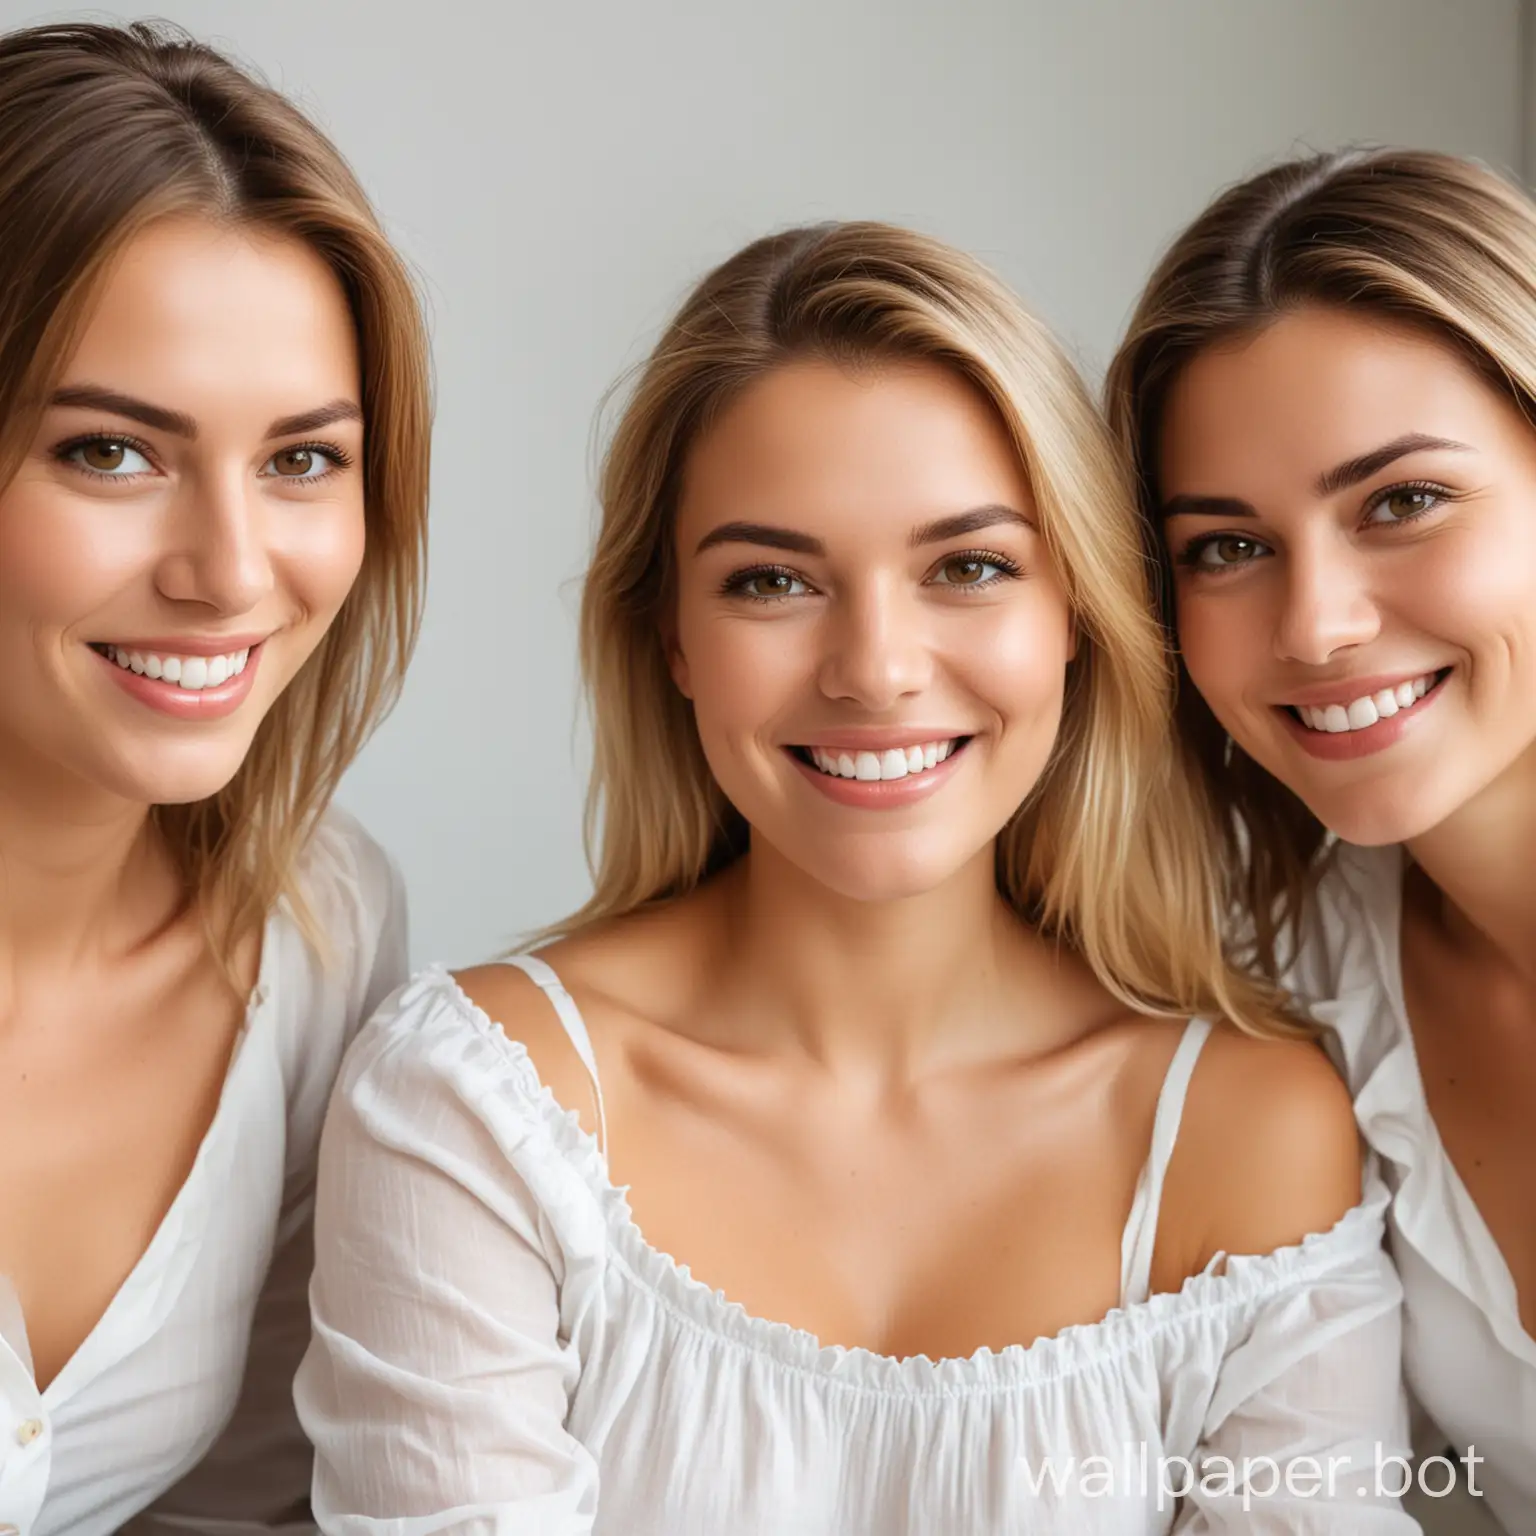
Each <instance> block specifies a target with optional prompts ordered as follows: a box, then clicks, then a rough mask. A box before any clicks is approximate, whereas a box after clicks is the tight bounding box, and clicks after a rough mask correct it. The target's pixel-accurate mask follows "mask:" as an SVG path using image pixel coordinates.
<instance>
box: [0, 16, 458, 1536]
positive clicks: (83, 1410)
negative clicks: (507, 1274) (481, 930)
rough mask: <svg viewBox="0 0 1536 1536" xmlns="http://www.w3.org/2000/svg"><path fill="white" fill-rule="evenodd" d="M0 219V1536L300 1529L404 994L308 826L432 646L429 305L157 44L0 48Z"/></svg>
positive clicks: (349, 846) (210, 56)
mask: <svg viewBox="0 0 1536 1536" xmlns="http://www.w3.org/2000/svg"><path fill="white" fill-rule="evenodd" d="M0 227H3V228H4V230H5V231H6V236H5V239H4V240H3V241H0V462H3V465H4V471H3V475H0V675H3V677H4V684H3V686H0V1083H3V1084H4V1089H3V1099H0V1536H18V1533H23V1536H109V1533H112V1532H118V1531H131V1532H135V1533H156V1532H166V1533H168V1532H172V1531H175V1532H194V1533H201V1536H211V1533H214V1532H218V1533H228V1536H236V1533H240V1536H245V1533H255V1532H267V1531H271V1532H276V1531H282V1532H285V1533H290V1536H291V1533H297V1532H302V1531H304V1530H306V1529H308V1530H313V1528H314V1527H313V1523H312V1521H311V1520H310V1517H309V1513H308V1494H309V1484H310V1471H311V1453H310V1451H309V1447H308V1444H307V1442H306V1441H305V1439H304V1436H303V1432H302V1430H301V1429H300V1428H299V1424H298V1420H297V1417H296V1415H295V1413H294V1410H293V1403H292V1379H293V1373H294V1371H295V1370H296V1369H297V1366H298V1362H299V1359H300V1357H301V1355H302V1353H303V1349H304V1346H305V1344H306V1343H307V1341H308V1336H309V1318H308V1307H307V1297H306V1289H307V1284H308V1279H309V1269H310V1263H311V1253H312V1230H311V1225H310V1223H311V1216H312V1211H313V1204H314V1180H315V1157H316V1151H317V1148H318V1144H319V1134H320V1123H321V1119H322V1117H323V1112H324V1107H325V1105H326V1103H327V1101H328V1099H329V1097H330V1091H331V1088H332V1085H333V1083H334V1081H335V1075H336V1071H337V1068H338V1066H339V1065H340V1061H341V1056H342V1051H343V1049H344V1047H345V1046H346V1044H347V1042H348V1041H349V1040H350V1039H351V1037H352V1036H353V1035H354V1034H355V1032H356V1028H357V1025H358V1024H359V1023H360V1022H361V1020H362V1018H363V1017H364V1016H365V1015H366V1014H367V1013H369V1012H371V1011H372V1010H373V1008H374V1007H375V1006H376V1005H377V1004H378V1002H379V1001H380V999H381V998H382V997H383V996H385V995H386V994H387V993H388V992H389V991H390V990H391V989H392V988H393V987H394V986H396V985H398V983H399V982H400V980H401V979H403V975H404V970H405V914H404V903H403V900H402V895H401V890H400V885H399V881H398V879H397V878H396V876H395V875H394V873H393V871H392V868H391V866H390V864H389V861H388V860H387V859H386V858H385V856H384V854H383V853H382V852H381V851H380V850H379V849H378V847H377V846H375V844H374V843H373V842H372V841H371V840H370V839H369V838H368V837H367V836H366V834H365V833H364V832H363V831H362V830H361V829H360V828H359V827H358V826H356V824H355V823H353V822H352V821H351V820H350V819H349V818H347V817H345V816H343V815H341V814H340V813H338V812H336V811H327V805H328V802H329V801H330V798H331V794H332V791H333V790H334V789H335V787H336V784H337V782H338V780H339V778H340V776H341V774H342V772H343V771H344V770H345V768H346V766H347V764H348V763H349V762H350V761H351V760H352V758H353V757H354V756H355V754H356V751H357V749H358V747H359V746H360V745H361V742H362V740H363V739H364V737H365V736H366V734H367V732H368V730H369V729H370V728H371V727H372V725H373V724H374V723H375V722H376V721H377V719H378V718H379V716H380V714H381V713H382V709H383V706H384V705H385V704H386V703H387V701H388V699H389V697H390V696H391V694H392V693H393V690H394V688H395V687H396V685H397V683H398V680H399V675H400V671H401V668H402V667H403V665H404V661H405V654H406V651H407V650H408V648H409V643H410V638H411V635H412V633H413V630H414V625H415V617H416V607H417V594H418V590H419V578H420V566H421V558H420V556H421V541H422V538H423V536H424V531H425V517H426V484H427V440H428V432H429V427H430V413H429V400H428V394H427V388H426V379H427V372H426V355H425V345H424V340H423V335H422V328H421V323H420V319H419V315H418V312H417V308H416V304H415V300H414V297H413V295H412V290H411V285H410V282H409V280H408V277H407V275H406V273H405V271H404V269H403V267H402V266H401V264H400V263H399V261H398V259H397V258H396V257H395V256H394V255H393V253H392V252H391V251H390V249H389V247H388V245H387V244H386V243H385V241H384V238H383V236H382V234H381V233H380V231H379V229H378V226H377V224H376V223H375V222H374V219H373V216H372V214H371V212H370V211H369V207H368V203H367V200H366V199H365V198H364V196H363V194H362V192H361V190H360V189H359V188H358V186H357V184H356V182H355V181H354V180H353V179H352V177H351V174H350V172H349V171H348V170H347V168H346V166H345V165H344V163H343V162H342V160H341V158H340V156H339V155H338V154H337V152H336V151H335V149H334V148H333V147H332V146H331V145H330V144H329V143H328V142H327V140H326V139H325V138H324V137H323V136H322V135H321V134H320V133H319V132H318V131H317V130H316V129H315V128H314V127H313V126H312V125H311V124H310V123H309V122H308V121H307V120H306V119H305V118H304V117H303V116H302V115H301V114H300V113H298V112H297V111H296V110H295V109H294V108H293V107H292V106H290V105H289V104H288V103H287V102H286V101H284V100H283V99H282V97H280V96H279V95H277V94H276V93H275V92H274V91H272V90H270V89H269V88H267V87H266V86H264V85H262V84H260V83H259V82H257V81H255V80H253V79H251V78H250V77H248V76H247V75H245V74H244V73H243V72H241V71H240V70H239V69H237V68H236V67H235V66H234V65H232V64H231V63H229V62H228V61H227V60H225V59H224V58H223V57H221V56H220V55H219V54H217V53H215V52H213V51H212V50H209V49H207V48H204V47H202V46H200V45H198V44H196V43H194V42H192V41H191V40H190V39H187V38H185V37H183V36H182V35H181V34H179V33H176V32H172V31H170V30H169V29H160V28H151V27H127V28H124V27H113V26H84V25H79V26H77V25H64V26H47V27H39V28H36V29H32V30H29V31H22V32H13V33H9V34H6V35H4V36H0Z"/></svg>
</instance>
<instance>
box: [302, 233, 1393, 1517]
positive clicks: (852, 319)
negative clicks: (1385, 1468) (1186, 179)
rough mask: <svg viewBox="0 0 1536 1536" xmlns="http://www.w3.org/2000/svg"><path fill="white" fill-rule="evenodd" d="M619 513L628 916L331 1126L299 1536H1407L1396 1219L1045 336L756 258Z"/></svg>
mask: <svg viewBox="0 0 1536 1536" xmlns="http://www.w3.org/2000/svg"><path fill="white" fill-rule="evenodd" d="M602 500H603V513H604V520H603V528H602V532H601V534H600V537H599V541H598V548H597V552H596V555H595V557H594V561H593V564H592V566H591V569H590V572H589V576H588V582H587V587H586V594H585V599H584V610H583V637H584V658H585V665H586V672H587V678H588V681H589V683H590V685H591V691H592V697H593V717H594V727H595V754H596V805H595V808H596V810H597V811H598V813H599V817H600V820H599V823H598V825H599V827H600V833H599V841H598V849H599V857H598V861H597V870H596V874H597V889H596V893H595V895H594V897H593V899H592V901H591V903H590V904H589V905H588V906H587V907H586V908H585V909H584V910H583V911H582V912H581V913H578V914H577V915H576V916H575V917H574V918H571V919H570V920H568V921H567V922H566V923H565V924H563V925H562V927H561V933H562V935H563V936H562V937H561V938H560V939H559V940H558V941H557V942H555V943H552V944H550V945H548V946H547V947H546V948H544V949H542V950H541V951H540V953H539V955H538V956H537V957H524V958H522V959H519V960H517V961H515V962H514V963H513V964H511V965H499V966H488V967H484V968H481V969H479V970H475V971H472V972H469V973H468V974H466V975H464V976H461V977H459V978H457V979H456V978H454V977H452V976H449V975H448V974H446V973H444V972H442V971H436V970H434V971H428V972H426V973H424V974H423V975H421V976H419V977H417V978H416V980H415V981H413V982H412V983H411V984H410V986H408V987H407V988H405V989H403V990H402V991H401V992H400V993H399V994H398V995H397V996H395V997H394V998H393V999H392V1000H391V1001H390V1002H389V1003H388V1004H386V1005H385V1007H384V1008H383V1009H382V1010H381V1012H380V1013H379V1015H378V1016H377V1017H376V1018H375V1019H374V1020H373V1021H372V1022H371V1023H370V1024H369V1025H368V1026H367V1027H366V1028H365V1030H364V1031H363V1034H362V1035H361V1036H360V1038H359V1040H358V1043H357V1045H356V1046H355V1047H354V1049H353V1052H352V1054H351V1056H350V1058H349V1062H348V1064H347V1065H346V1067H345V1068H344V1071H343V1077H342V1081H341V1083H340V1084H339V1086H338V1090H337V1096H336V1100H335V1103H334V1106H333V1109H332V1112H331V1116H330V1119H329V1121H328V1125H327V1129H326V1133H325V1137H324V1143H323V1147H322V1153H321V1175H320V1186H319V1195H318V1205H317V1229H316V1230H317V1241H318V1255H317V1264H316V1274H315V1283H314V1289H313V1303H314V1313H315V1336H314V1342H313V1345H312V1347H311V1350H310V1353H309V1355H308V1356H307V1357H306V1359H305V1362H304V1366H303V1368H302V1370H301V1372H300V1375H299V1380H298V1388H297V1390H298V1402H299V1406H300V1411H301V1414H302V1417H303V1420H304V1423H305V1426H306V1428H307V1429H308V1430H309V1432H310V1434H311V1435H312V1437H313V1438H314V1440H315V1443H316V1447H317V1459H316V1476H315V1512H316V1515H317V1516H318V1518H319V1521H320V1524H321V1527H322V1529H324V1530H327V1531H333V1532H338V1533H341V1532H345V1533H348V1536H363V1533H379V1536H382V1533H384V1532H397V1533H398V1532H404V1531H409V1532H411V1533H412V1536H427V1533H429V1532H430V1533H448V1532H455V1533H460V1536H468V1533H470V1532H475V1533H490V1532H496V1533H499V1536H511V1533H514V1532H518V1533H521V1532H534V1531H538V1532H541V1533H548V1536H575V1533H578V1532H589V1531H600V1532H613V1533H623V1536H663V1533H665V1536H684V1533H709V1536H720V1533H724V1532H730V1533H731V1536H767V1533H775V1536H780V1533H791V1532H795V1533H807V1536H903V1533H907V1536H917V1533H923V1536H927V1533H932V1532H937V1531H954V1532H960V1531H964V1532H967V1533H971V1536H983V1533H989V1532H1023V1531H1031V1532H1036V1531H1062V1532H1067V1533H1072V1536H1082V1533H1087V1532H1093V1531H1099V1532H1125V1533H1137V1536H1141V1533H1149V1532H1166V1531H1170V1530H1175V1529H1177V1530H1181V1531H1210V1530H1217V1529H1220V1530H1226V1531H1234V1532H1235V1531H1245V1532H1246V1531H1252V1530H1256V1529H1270V1530H1284V1531H1288V1532H1305V1531H1314V1532H1325V1531H1327V1532H1345V1531H1347V1532H1350V1533H1358V1532H1363V1531H1378V1532H1388V1531H1406V1530H1411V1529H1413V1525H1412V1522H1411V1521H1410V1520H1408V1518H1407V1517H1406V1516H1404V1515H1403V1514H1402V1513H1401V1512H1400V1511H1399V1510H1398V1509H1397V1506H1396V1501H1395V1500H1394V1499H1392V1498H1391V1497H1389V1496H1387V1497H1384V1496H1379V1495H1378V1493H1377V1489H1376V1463H1377V1462H1378V1461H1383V1462H1384V1461H1385V1458H1386V1457H1387V1456H1389V1455H1393V1454H1395V1453H1397V1452H1398V1451H1400V1450H1401V1449H1402V1439H1403V1436H1404V1434H1405V1426H1404V1423H1403V1404H1402V1393H1401V1384H1400V1378H1399V1372H1398V1366H1397V1355H1398V1349H1399V1318H1398V1308H1399V1289H1398V1284H1397V1279H1396V1276H1395V1275H1394V1273H1393V1272H1392V1269H1391V1267H1390V1265H1389V1263H1388V1261H1387V1258H1386V1256H1385V1254H1384V1252H1383V1251H1382V1246H1381V1235H1382V1228H1381V1206H1382V1200H1383V1193H1382V1192H1381V1190H1380V1188H1379V1185H1378V1184H1377V1183H1376V1181H1375V1180H1374V1178H1373V1179H1371V1180H1370V1181H1369V1182H1368V1184H1367V1186H1366V1188H1365V1190H1364V1192H1363V1194H1364V1198H1363V1199H1362V1188H1361V1172H1360V1150H1359V1146H1358V1141H1357V1138H1356V1134H1355V1128H1354V1123H1353V1119H1352V1116H1351V1114H1350V1110H1349V1103H1348V1098H1347V1095H1346V1094H1345V1093H1344V1091H1343V1087H1342V1084H1341V1083H1340V1082H1339V1081H1338V1079H1337V1077H1336V1076H1335V1074H1334V1073H1333V1071H1332V1069H1331V1068H1330V1067H1329V1065H1328V1063H1327V1061H1326V1059H1325V1058H1324V1057H1323V1055H1322V1054H1321V1052H1319V1051H1318V1050H1317V1049H1316V1047H1315V1046H1314V1045H1312V1044H1311V1043H1309V1042H1306V1041H1301V1040H1283V1039H1276V1038H1264V1037H1265V1036H1266V1035H1268V1036H1271V1037H1272V1036H1273V1035H1275V1034H1276V1033H1277V1028H1276V1026H1275V1025H1274V1024H1273V1023H1272V1022H1270V1019H1271V1017H1272V1016H1270V1015H1267V1014H1266V1012H1265V1010H1266V1007H1267V1006H1268V1004H1267V1000H1266V996H1265V995H1264V994H1262V993H1261V992H1259V991H1257V990H1255V989H1254V988H1253V987H1252V986H1251V985H1249V984H1246V983H1244V982H1243V981H1242V979H1241V978H1239V977H1236V976H1234V975H1232V974H1230V973H1229V972H1228V971H1227V970H1226V968H1225V967H1224V964H1223V962H1222V959H1221V936H1220V933H1219V931H1218V925H1217V920H1216V914H1217V911H1218V908H1217V904H1216V902H1215V900H1214V886H1213V885H1212V883H1211V881H1210V878H1209V875H1208V866H1207V863H1206V849H1205V846H1204V845H1203V844H1202V843H1201V842H1200V840H1199V838H1198V836H1193V835H1190V832H1191V829H1193V828H1194V827H1195V822H1194V819H1193V817H1192V816H1191V815H1190V813H1189V811H1188V809H1187V808H1186V806H1185V805H1184V803H1183V801H1182V799H1181V796H1180V786H1179V783H1178V781H1177V780H1175V779H1173V778H1172V776H1171V775H1170V774H1169V773H1168V771H1167V769H1168V761H1169V750H1170V745H1171V744H1170V741H1169V735H1168V730H1167V709H1168V687H1169V675H1168V670H1167V666H1166V661H1165V658H1164V655H1163V650H1162V645H1161V640H1160V637H1159V635H1158V632H1157V627H1156V624H1155V622H1154V621H1153V618H1152V615H1151V612H1150V608H1149V606H1148V602H1147V591H1146V586H1145V568H1144V564H1143V560H1142V555H1141V552H1140V549H1139V548H1138V546H1137V544H1136V542H1135V539H1134V537H1133V529H1134V510H1133V508H1132V506H1131V504H1130V501H1129V499H1128V496H1127V494H1126V488H1125V485H1124V482H1123V479H1122V478H1121V476H1120V474H1119V472H1118V466H1117V463H1116V459H1115V456H1114V455H1113V453H1112V452H1111V450H1110V447H1109V444H1108V441H1107V438H1106V436H1105V434H1104V430H1103V427H1102V425H1101V423H1100V422H1099V420H1098V418H1097V416H1096V414H1095V412H1094V410H1093V407H1092V404H1091V401H1090V400H1089V398H1088V396H1087V394H1086V392H1085V391H1084V389H1083V386H1082V385H1081V383H1080V381H1079V380H1078V379H1077V377H1076V376H1075V374H1074V373H1073V371H1072V369H1071V367H1070V365H1069V364H1068V363H1067V362H1066V361H1065V359H1064V358H1063V356H1062V355H1061V353H1060V352H1059V350H1058V349H1057V348H1056V347H1055V345H1054V344H1053V343H1052V342H1051V341H1050V339H1049V337H1048V336H1047V335H1046V334H1045V333H1044V332H1043V331H1042V329H1041V328H1040V327H1039V326H1038V324H1037V323H1036V322H1035V321H1034V320H1032V319H1031V318H1030V317H1029V316H1028V315H1027V314H1026V313H1025V312H1024V311H1023V310H1022V309H1021V308H1020V307H1019V304H1018V302H1017V300H1016V299H1015V298H1014V297H1013V296H1012V295H1011V294H1010V293H1009V292H1008V291H1007V290H1006V289H1005V288H1004V287H1003V286H1002V285H1001V284H1000V283H999V282H998V281H997V280H996V279H995V278H993V277H992V276H990V275H989V274H988V273H986V272H985V271H984V270H983V269H982V268H980V267H979V266H978V265H976V264H975V263H974V262H972V261H971V260H970V259H969V258H967V257H965V256H962V255H961V254H960V253H958V252H956V251H953V250H950V249H948V248H946V247H944V246H942V245H939V244H937V243H936V242H934V241H932V240H929V239H926V238H923V237H921V236H918V235H914V234H911V233H908V232H904V231H901V230H897V229H892V228H890V227H887V226H881V225H870V224H850V225H830V226H822V227H817V228H809V229H801V230H794V231H790V232H788V233H785V234H783V235H778V236H773V237H769V238H766V239H764V240H762V241H759V242H757V243H755V244H753V245H751V246H749V247H747V248H746V249H745V250H743V251H741V252H739V253H738V254H737V255H736V256H734V257H733V258H732V259H730V260H729V261H727V262H726V263H725V264H724V265H723V266H722V267H720V268H719V269H718V270H717V271H716V272H714V273H713V274H711V275H710V276H709V277H708V278H706V279H705V280H704V281H703V283H702V284H701V285H700V286H699V288H698V289H697V290H696V291H695V293H694V294H693V296H692V297H691V298H690V299H689V300H688V301H687V302H686V304H685V305H684V307H683V309H682V311H681V313H680V314H679V315H678V317H677V318H676V320H675V321H674V322H673V324H672V325H671V326H670V327H669V328H668V330H667V331H666V333H665V335H664V336H663V338H662V339H661V341H660V342H659V344H658V346H657V348H656V350H655V352H654V353H653V355H652V357H651V359H650V361H649V364H648V365H647V367H646V369H645V370H644V371H643V372H642V374H641V376H640V378H639V380H638V383H637V386H636V390H635V394H634V397H633V399H632V401H631V404H630V406H629V409H628V411H627V413H626V415H625V417H624V419H623V421H622V422H621V423H620V424H619V427H618V430H617V435H616V438H615V441H614V445H613V448H612V450H611V453H610V455H609V459H608V462H607V466H606V469H605V473H604V479H603V490H602ZM1191 1016H1193V1018H1191ZM1222 1016H1224V1017H1225V1018H1226V1019H1234V1018H1235V1019H1239V1020H1241V1021H1242V1023H1243V1024H1244V1025H1246V1027H1247V1028H1246V1032H1245V1031H1244V1030H1243V1029H1240V1028H1237V1027H1234V1026H1233V1025H1232V1024H1231V1023H1228V1022H1219V1023H1216V1024H1215V1025H1214V1026H1213V1025H1212V1024H1210V1023H1208V1022H1206V1021H1207V1020H1210V1019H1215V1018H1218V1017H1222Z"/></svg>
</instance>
